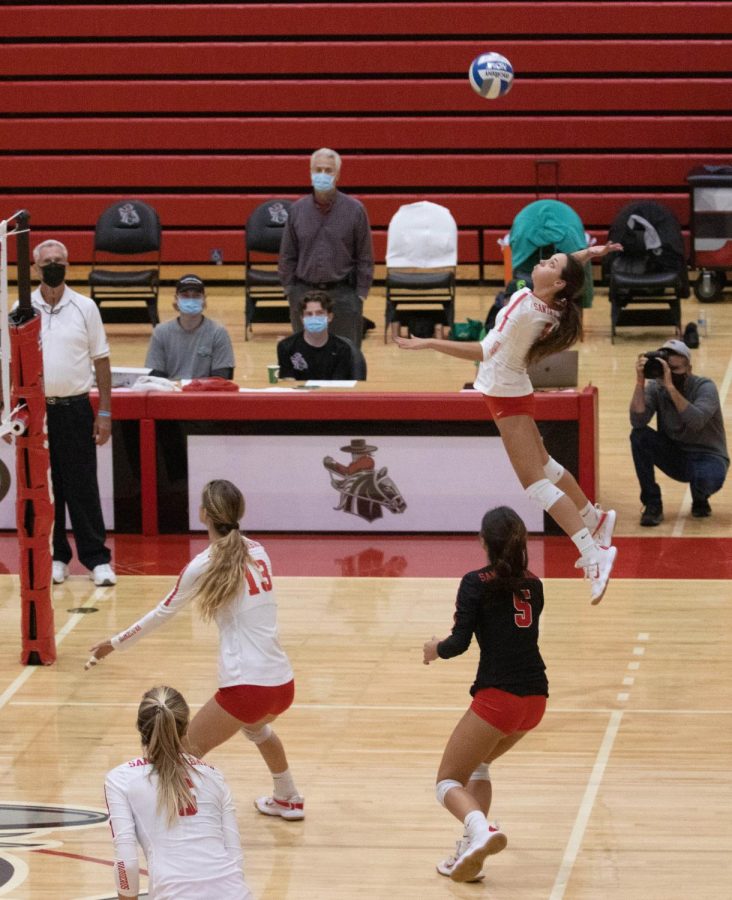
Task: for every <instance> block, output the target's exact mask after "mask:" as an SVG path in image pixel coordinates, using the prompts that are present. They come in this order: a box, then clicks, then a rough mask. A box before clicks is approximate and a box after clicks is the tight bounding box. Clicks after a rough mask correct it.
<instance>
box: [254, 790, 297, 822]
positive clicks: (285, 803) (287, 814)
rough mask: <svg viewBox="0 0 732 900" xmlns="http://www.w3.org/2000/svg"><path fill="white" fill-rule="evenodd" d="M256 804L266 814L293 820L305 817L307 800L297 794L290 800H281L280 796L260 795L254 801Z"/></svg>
mask: <svg viewBox="0 0 732 900" xmlns="http://www.w3.org/2000/svg"><path fill="white" fill-rule="evenodd" d="M254 806H255V807H256V808H257V810H258V811H259V812H261V813H262V815H265V816H280V818H282V819H291V820H294V819H304V818H305V800H304V799H303V798H302V797H300V796H298V795H297V794H296V795H295V796H294V797H290V799H289V800H280V799H279V797H258V798H257V799H256V800H255V801H254Z"/></svg>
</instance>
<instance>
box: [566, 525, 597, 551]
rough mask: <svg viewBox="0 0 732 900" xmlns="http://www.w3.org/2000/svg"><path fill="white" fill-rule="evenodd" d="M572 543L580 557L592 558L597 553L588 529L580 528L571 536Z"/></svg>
mask: <svg viewBox="0 0 732 900" xmlns="http://www.w3.org/2000/svg"><path fill="white" fill-rule="evenodd" d="M572 543H573V544H574V545H575V547H576V548H577V549H578V550H579V552H580V556H586V557H593V556H594V555H595V554H596V553H597V544H596V543H595V540H594V538H593V537H592V535H591V534H590V531H589V529H588V528H582V529H581V530H580V531H578V532H577V533H576V534H573V535H572Z"/></svg>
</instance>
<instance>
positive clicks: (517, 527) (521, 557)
mask: <svg viewBox="0 0 732 900" xmlns="http://www.w3.org/2000/svg"><path fill="white" fill-rule="evenodd" d="M480 536H481V538H482V539H483V543H484V544H485V547H486V550H487V551H488V561H489V562H490V564H491V565H492V566H493V570H494V572H495V573H496V576H497V577H498V578H504V579H506V580H509V581H513V580H516V579H519V578H523V577H524V576H525V575H526V570H527V569H528V567H529V553H528V549H527V547H526V538H527V533H526V526H525V525H524V523H523V520H522V519H521V518H520V517H519V516H518V514H517V513H515V512H514V511H513V510H512V509H511V508H510V507H508V506H499V507H497V508H496V509H491V510H489V511H488V512H487V513H486V514H485V515H484V516H483V521H482V522H481V525H480Z"/></svg>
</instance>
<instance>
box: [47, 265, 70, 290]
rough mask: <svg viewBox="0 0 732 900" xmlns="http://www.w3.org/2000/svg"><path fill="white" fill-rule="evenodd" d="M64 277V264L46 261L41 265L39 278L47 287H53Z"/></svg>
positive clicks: (62, 280) (62, 281) (61, 282)
mask: <svg viewBox="0 0 732 900" xmlns="http://www.w3.org/2000/svg"><path fill="white" fill-rule="evenodd" d="M65 278H66V266H64V265H61V263H48V265H45V266H41V280H42V281H43V283H44V284H47V285H48V286H49V287H52V288H55V287H58V286H59V285H60V284H63V283H64V279H65Z"/></svg>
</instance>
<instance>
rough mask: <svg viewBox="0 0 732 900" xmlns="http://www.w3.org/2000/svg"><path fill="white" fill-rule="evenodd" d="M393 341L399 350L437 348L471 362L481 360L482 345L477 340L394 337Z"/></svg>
mask: <svg viewBox="0 0 732 900" xmlns="http://www.w3.org/2000/svg"><path fill="white" fill-rule="evenodd" d="M394 343H395V344H396V345H397V347H399V348H400V349H401V350H437V352H438V353H444V354H445V355H446V356H456V357H457V358H458V359H470V360H472V361H473V362H482V361H483V346H482V344H480V343H479V342H478V341H467V342H464V341H442V340H440V339H439V338H418V337H412V335H411V334H410V336H409V337H408V338H403V337H395V338H394Z"/></svg>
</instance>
